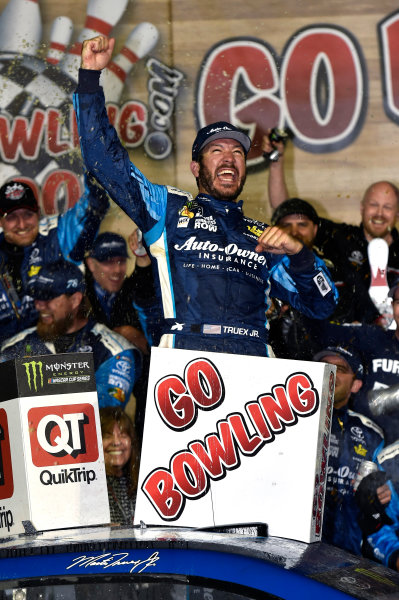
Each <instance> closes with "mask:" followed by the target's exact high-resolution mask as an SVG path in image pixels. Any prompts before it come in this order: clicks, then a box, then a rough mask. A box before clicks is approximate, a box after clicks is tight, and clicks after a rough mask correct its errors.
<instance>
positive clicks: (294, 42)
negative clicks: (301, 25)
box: [281, 25, 366, 152]
mask: <svg viewBox="0 0 399 600" xmlns="http://www.w3.org/2000/svg"><path fill="white" fill-rule="evenodd" d="M364 70H365V65H364V60H363V58H362V57H361V55H360V49H359V48H358V47H357V45H356V44H355V42H354V40H352V38H351V36H350V34H349V32H345V31H343V30H342V28H337V27H334V26H332V25H331V26H317V27H309V28H307V29H305V30H303V31H301V32H299V33H296V34H295V35H294V36H293V37H292V39H291V41H290V42H289V44H288V46H287V49H286V51H285V54H284V59H283V63H282V68H281V95H282V98H283V99H284V101H285V108H286V114H287V124H288V126H289V127H290V128H291V129H292V131H293V132H294V133H295V143H297V144H298V145H305V144H306V149H307V150H308V151H309V149H311V150H313V151H314V152H316V151H319V152H326V151H331V150H334V149H337V148H341V147H343V145H345V144H346V143H348V142H349V141H351V140H352V139H353V138H354V136H355V134H356V133H357V129H358V127H359V123H360V122H361V121H362V120H363V118H364V112H365V109H366V94H365V75H364Z"/></svg>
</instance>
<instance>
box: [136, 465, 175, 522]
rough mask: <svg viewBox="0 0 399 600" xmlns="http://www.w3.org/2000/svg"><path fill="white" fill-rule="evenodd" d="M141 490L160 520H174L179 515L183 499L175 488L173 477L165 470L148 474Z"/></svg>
mask: <svg viewBox="0 0 399 600" xmlns="http://www.w3.org/2000/svg"><path fill="white" fill-rule="evenodd" d="M141 489H142V490H143V492H144V493H145V495H146V496H147V498H148V499H149V501H150V502H151V504H152V505H153V507H154V508H155V510H156V511H157V513H158V514H159V515H160V517H161V518H162V519H164V520H174V519H177V518H178V517H179V516H180V515H181V513H182V511H183V509H184V505H185V499H184V497H183V496H182V494H181V493H180V492H179V490H177V489H176V488H175V485H174V480H173V477H172V475H171V473H170V472H169V471H167V470H166V469H157V470H156V471H153V472H152V473H150V475H148V477H147V478H146V479H145V481H144V483H143V485H142V487H141Z"/></svg>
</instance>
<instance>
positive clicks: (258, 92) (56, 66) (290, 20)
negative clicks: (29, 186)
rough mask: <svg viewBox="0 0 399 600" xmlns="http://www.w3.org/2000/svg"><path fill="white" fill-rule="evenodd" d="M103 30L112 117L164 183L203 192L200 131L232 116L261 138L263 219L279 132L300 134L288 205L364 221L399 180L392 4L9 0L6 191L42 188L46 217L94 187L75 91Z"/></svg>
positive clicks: (252, 159)
mask: <svg viewBox="0 0 399 600" xmlns="http://www.w3.org/2000/svg"><path fill="white" fill-rule="evenodd" d="M98 33H103V34H105V35H112V36H113V37H115V38H116V47H115V53H114V56H113V60H112V62H111V63H110V65H109V67H108V68H107V69H106V70H105V71H104V72H103V74H102V76H101V82H102V85H103V86H104V90H105V96H106V100H107V107H108V114H109V118H110V120H111V122H112V123H113V124H114V125H115V127H116V129H117V131H118V134H119V136H120V139H121V141H122V143H123V144H124V146H125V147H126V148H127V149H128V151H129V153H130V156H131V159H132V160H133V161H134V162H135V163H136V164H137V166H138V167H139V168H140V169H141V170H142V171H143V172H144V173H145V175H147V176H148V177H149V178H150V179H151V180H152V181H154V182H157V183H167V184H170V185H174V186H178V187H181V188H183V189H185V190H188V191H190V192H195V182H194V179H193V178H192V175H191V173H190V171H189V166H188V165H189V161H190V151H191V144H192V141H193V139H194V135H195V132H196V130H197V128H198V127H200V126H203V125H205V124H207V123H211V122H213V121H217V120H228V121H231V122H233V123H235V124H236V125H238V126H241V127H243V128H244V129H245V130H246V131H247V132H248V133H249V135H250V136H251V138H252V140H253V146H252V149H251V151H250V154H249V156H248V168H249V174H248V178H247V183H246V187H245V189H244V193H243V199H244V200H245V210H246V213H247V214H248V215H249V216H251V217H253V218H257V219H260V220H263V221H266V222H267V221H269V219H270V212H271V211H270V208H269V205H268V194H267V180H268V174H269V172H268V166H267V164H266V162H265V160H264V158H263V156H262V148H261V140H262V136H263V134H264V133H265V132H266V131H267V130H268V129H269V128H271V127H274V126H279V127H285V128H288V129H289V130H290V132H291V139H290V141H289V143H288V147H287V151H286V157H285V163H286V172H287V184H288V188H289V193H290V195H291V196H300V197H303V198H306V199H308V200H310V201H312V202H313V203H314V205H315V206H316V208H317V210H318V211H319V213H320V214H321V215H322V216H327V217H331V218H334V217H335V218H338V219H342V220H345V221H348V222H353V223H357V222H358V221H359V201H360V200H361V197H362V195H363V192H364V190H365V189H366V187H367V186H368V185H369V184H370V183H371V182H373V181H377V180H381V179H388V180H391V181H393V182H394V183H396V184H398V183H399V176H398V175H397V164H398V162H399V160H398V159H399V136H398V135H397V134H398V131H397V127H398V122H399V65H396V62H398V61H399V58H398V53H397V52H396V51H395V48H396V43H397V40H398V39H399V9H398V8H397V5H395V3H393V2H392V1H391V0H390V1H388V0H381V2H379V3H378V5H377V4H376V5H374V4H373V5H370V3H368V2H366V0H359V2H356V3H347V5H345V6H343V5H342V3H341V2H338V1H335V0H333V1H332V2H327V1H326V0H321V2H319V3H314V2H310V1H305V2H302V3H300V4H298V3H297V2H296V1H295V0H282V1H281V2H274V3H270V2H263V1H261V0H247V2H245V3H243V2H242V1H241V0H220V1H219V2H217V3H207V2H199V1H198V2H187V1H186V0H68V1H67V0H60V1H59V2H54V1H53V0H0V154H1V157H0V185H1V184H3V183H4V182H5V181H7V180H8V179H10V178H20V179H28V180H29V181H31V182H33V183H34V185H35V187H36V191H37V195H38V198H39V199H40V204H41V209H42V212H43V213H46V214H52V213H60V212H61V213H62V212H64V211H65V210H67V209H68V208H69V207H70V206H72V205H73V204H74V203H75V202H76V201H77V199H78V198H79V196H80V194H81V191H82V162H81V155H80V149H79V140H78V136H77V131H76V123H75V118H74V114H73V110H72V104H71V96H72V93H73V91H74V89H75V87H76V82H77V73H78V68H79V63H80V48H81V42H82V40H84V39H87V38H90V37H93V36H95V35H97V34H98ZM113 214H114V215H116V214H117V212H114V213H113ZM115 218H116V217H115Z"/></svg>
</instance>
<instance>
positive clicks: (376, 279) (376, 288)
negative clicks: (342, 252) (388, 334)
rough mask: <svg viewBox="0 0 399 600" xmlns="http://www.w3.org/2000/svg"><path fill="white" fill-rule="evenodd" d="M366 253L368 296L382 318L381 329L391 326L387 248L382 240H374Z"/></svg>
mask: <svg viewBox="0 0 399 600" xmlns="http://www.w3.org/2000/svg"><path fill="white" fill-rule="evenodd" d="M367 253H368V257H369V263H370V279H371V281H370V287H369V296H370V298H371V299H372V301H373V303H374V305H375V307H376V308H377V310H378V311H379V313H380V314H381V315H382V316H383V317H384V322H383V323H382V325H383V327H385V328H388V327H389V328H390V329H391V327H390V325H392V299H391V298H389V296H388V293H389V285H388V280H387V266H388V255H389V246H388V244H387V243H386V241H385V240H383V239H382V238H374V239H373V240H371V242H369V245H368V247H367Z"/></svg>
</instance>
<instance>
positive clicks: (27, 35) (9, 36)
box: [0, 0, 42, 56]
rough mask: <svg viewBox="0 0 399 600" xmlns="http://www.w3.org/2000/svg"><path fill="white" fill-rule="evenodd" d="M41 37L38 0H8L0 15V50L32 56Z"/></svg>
mask: <svg viewBox="0 0 399 600" xmlns="http://www.w3.org/2000/svg"><path fill="white" fill-rule="evenodd" d="M41 38H42V19H41V16H40V8H39V2H38V0H9V2H8V4H7V6H6V7H5V9H4V10H3V12H2V13H1V15H0V51H1V52H15V53H16V54H29V55H31V56H33V55H34V54H36V52H37V49H38V48H39V44H40V40H41Z"/></svg>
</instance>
